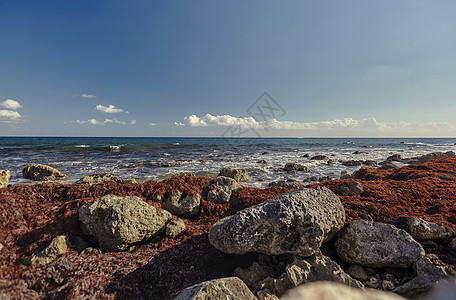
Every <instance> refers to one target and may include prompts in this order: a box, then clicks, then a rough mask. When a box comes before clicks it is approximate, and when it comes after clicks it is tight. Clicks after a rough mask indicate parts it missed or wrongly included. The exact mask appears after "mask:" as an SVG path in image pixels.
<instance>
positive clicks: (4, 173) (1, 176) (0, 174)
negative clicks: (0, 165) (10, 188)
mask: <svg viewBox="0 0 456 300" xmlns="http://www.w3.org/2000/svg"><path fill="white" fill-rule="evenodd" d="M10 178H11V174H10V171H8V170H0V188H2V187H5V186H6V185H7V184H8V182H9V181H10Z"/></svg>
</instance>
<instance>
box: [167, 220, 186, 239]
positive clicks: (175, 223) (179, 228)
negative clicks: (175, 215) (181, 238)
mask: <svg viewBox="0 0 456 300" xmlns="http://www.w3.org/2000/svg"><path fill="white" fill-rule="evenodd" d="M184 230H185V223H184V221H182V220H181V219H177V220H172V221H171V222H169V223H168V224H166V229H165V234H166V236H167V237H169V238H175V237H177V236H178V235H179V234H181V233H182V232H183V231H184Z"/></svg>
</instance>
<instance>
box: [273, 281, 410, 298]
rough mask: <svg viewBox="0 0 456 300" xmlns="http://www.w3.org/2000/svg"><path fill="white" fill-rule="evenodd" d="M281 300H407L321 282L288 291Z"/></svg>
mask: <svg viewBox="0 0 456 300" xmlns="http://www.w3.org/2000/svg"><path fill="white" fill-rule="evenodd" d="M280 299H281V300H304V299H309V300H311V299H319V300H341V299H350V300H366V299H369V300H405V298H403V297H401V296H399V295H396V294H394V293H390V292H383V291H378V290H373V289H365V290H363V289H357V288H352V287H348V286H346V285H343V284H340V283H336V282H328V281H319V282H312V283H307V284H303V285H300V286H299V287H296V288H294V289H292V290H289V291H287V292H286V293H285V294H284V295H283V297H281V298H280Z"/></svg>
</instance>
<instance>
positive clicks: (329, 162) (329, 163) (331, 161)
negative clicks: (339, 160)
mask: <svg viewBox="0 0 456 300" xmlns="http://www.w3.org/2000/svg"><path fill="white" fill-rule="evenodd" d="M333 162H334V161H333V160H332V159H328V161H327V162H326V164H328V165H332V164H333Z"/></svg>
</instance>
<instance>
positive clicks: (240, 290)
mask: <svg viewBox="0 0 456 300" xmlns="http://www.w3.org/2000/svg"><path fill="white" fill-rule="evenodd" d="M190 299H193V300H203V299H246V300H257V299H258V298H257V297H255V295H253V294H252V292H251V291H250V290H249V288H248V287H247V286H246V285H245V283H244V282H242V280H240V279H239V278H237V277H228V278H220V279H214V280H210V281H205V282H202V283H200V284H197V285H194V286H191V287H188V288H186V289H185V290H183V291H182V292H181V293H180V294H179V295H178V296H177V297H176V298H174V300H190Z"/></svg>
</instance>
